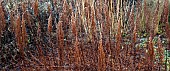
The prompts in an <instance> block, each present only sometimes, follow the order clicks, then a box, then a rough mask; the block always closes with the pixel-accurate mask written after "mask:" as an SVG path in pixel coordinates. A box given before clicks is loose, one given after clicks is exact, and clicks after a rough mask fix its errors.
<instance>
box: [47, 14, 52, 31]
mask: <svg viewBox="0 0 170 71" xmlns="http://www.w3.org/2000/svg"><path fill="white" fill-rule="evenodd" d="M48 32H49V33H51V32H52V16H51V14H50V16H49V18H48Z"/></svg>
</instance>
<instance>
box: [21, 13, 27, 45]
mask: <svg viewBox="0 0 170 71" xmlns="http://www.w3.org/2000/svg"><path fill="white" fill-rule="evenodd" d="M22 43H23V47H26V43H27V33H26V27H25V19H24V15H22Z"/></svg>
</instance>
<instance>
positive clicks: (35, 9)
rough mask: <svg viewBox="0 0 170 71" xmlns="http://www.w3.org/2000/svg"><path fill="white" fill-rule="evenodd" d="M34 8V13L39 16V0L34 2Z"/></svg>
mask: <svg viewBox="0 0 170 71" xmlns="http://www.w3.org/2000/svg"><path fill="white" fill-rule="evenodd" d="M33 9H34V14H35V16H36V17H37V16H38V0H36V1H35V2H34V6H33Z"/></svg>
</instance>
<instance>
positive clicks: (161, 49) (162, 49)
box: [157, 37, 164, 64]
mask: <svg viewBox="0 0 170 71" xmlns="http://www.w3.org/2000/svg"><path fill="white" fill-rule="evenodd" d="M157 51H158V54H159V60H160V61H159V62H160V64H162V63H163V58H164V48H163V46H162V43H161V39H160V37H159V38H158V50H157Z"/></svg>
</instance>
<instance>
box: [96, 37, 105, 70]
mask: <svg viewBox="0 0 170 71" xmlns="http://www.w3.org/2000/svg"><path fill="white" fill-rule="evenodd" d="M98 53H99V56H98V71H105V70H106V63H105V52H104V49H103V45H102V38H101V39H100V41H99V47H98Z"/></svg>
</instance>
